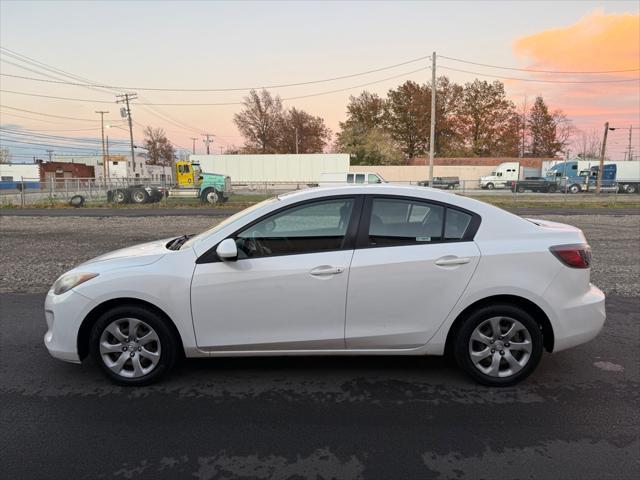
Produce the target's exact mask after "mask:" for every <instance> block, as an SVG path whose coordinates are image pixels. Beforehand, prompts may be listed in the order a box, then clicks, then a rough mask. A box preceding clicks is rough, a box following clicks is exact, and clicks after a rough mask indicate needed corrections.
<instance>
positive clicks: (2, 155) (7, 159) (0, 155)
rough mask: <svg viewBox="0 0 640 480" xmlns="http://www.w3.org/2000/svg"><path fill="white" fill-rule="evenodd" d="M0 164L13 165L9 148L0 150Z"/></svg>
mask: <svg viewBox="0 0 640 480" xmlns="http://www.w3.org/2000/svg"><path fill="white" fill-rule="evenodd" d="M0 163H11V152H9V149H8V148H0Z"/></svg>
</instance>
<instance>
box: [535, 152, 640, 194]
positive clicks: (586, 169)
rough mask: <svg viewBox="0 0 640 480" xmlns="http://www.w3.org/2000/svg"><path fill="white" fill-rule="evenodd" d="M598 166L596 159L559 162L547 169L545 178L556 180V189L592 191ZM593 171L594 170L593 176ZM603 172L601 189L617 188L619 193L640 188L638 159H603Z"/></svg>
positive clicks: (636, 190)
mask: <svg viewBox="0 0 640 480" xmlns="http://www.w3.org/2000/svg"><path fill="white" fill-rule="evenodd" d="M599 166H600V162H599V161H598V160H589V161H587V160H578V161H576V160H573V161H567V162H561V163H558V164H556V165H554V166H553V167H551V168H550V169H549V170H547V172H546V178H547V179H549V180H555V181H556V182H557V184H558V191H562V192H565V191H566V192H568V193H580V192H585V191H593V190H594V187H595V182H597V172H598V170H599ZM614 167H615V168H614ZM593 172H596V173H595V176H594V173H593ZM603 172H604V173H603V185H602V188H601V190H605V191H615V189H616V188H617V189H618V190H619V191H620V192H621V193H637V192H638V191H639V190H640V161H605V162H604V171H603ZM614 184H615V186H614Z"/></svg>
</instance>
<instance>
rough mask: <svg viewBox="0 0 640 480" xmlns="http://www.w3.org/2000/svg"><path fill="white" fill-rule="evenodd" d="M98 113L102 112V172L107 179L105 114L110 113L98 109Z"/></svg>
mask: <svg viewBox="0 0 640 480" xmlns="http://www.w3.org/2000/svg"><path fill="white" fill-rule="evenodd" d="M96 113H99V114H100V129H101V131H102V174H103V175H104V179H105V181H106V179H107V161H106V157H105V149H104V114H105V113H109V111H108V110H96Z"/></svg>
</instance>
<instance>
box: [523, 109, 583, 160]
mask: <svg viewBox="0 0 640 480" xmlns="http://www.w3.org/2000/svg"><path fill="white" fill-rule="evenodd" d="M528 127H529V136H530V138H531V154H532V155H533V156H534V157H553V156H555V155H556V154H558V153H559V152H562V151H563V150H564V149H565V147H566V146H567V145H568V144H569V142H570V140H571V136H572V133H573V127H572V125H571V122H570V121H569V120H568V119H567V117H566V115H564V114H563V113H562V112H561V111H560V110H556V111H554V112H549V108H548V107H547V104H546V103H545V102H544V99H543V98H542V97H537V98H536V101H535V102H534V104H533V106H532V107H531V110H530V111H529V119H528Z"/></svg>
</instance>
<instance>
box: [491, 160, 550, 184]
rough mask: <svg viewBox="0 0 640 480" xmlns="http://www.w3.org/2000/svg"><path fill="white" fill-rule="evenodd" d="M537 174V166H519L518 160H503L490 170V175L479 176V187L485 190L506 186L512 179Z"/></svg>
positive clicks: (538, 172)
mask: <svg viewBox="0 0 640 480" xmlns="http://www.w3.org/2000/svg"><path fill="white" fill-rule="evenodd" d="M539 174H540V171H539V170H538V169H537V168H530V167H521V166H520V162H503V163H501V164H500V165H498V166H497V167H496V169H495V170H494V171H493V172H491V175H487V176H485V177H480V188H482V189H486V190H493V189H494V188H508V186H509V185H511V182H513V181H517V180H520V179H524V178H526V177H535V176H537V175H539Z"/></svg>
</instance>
